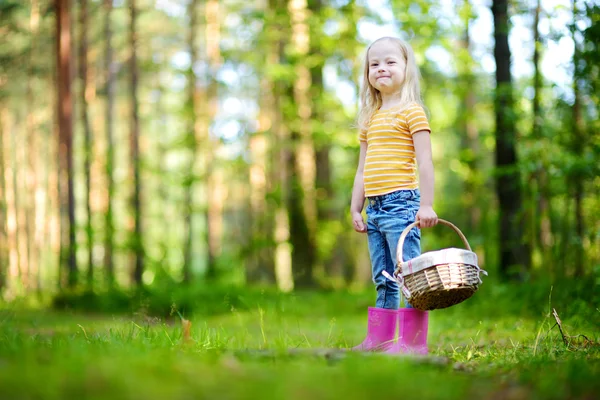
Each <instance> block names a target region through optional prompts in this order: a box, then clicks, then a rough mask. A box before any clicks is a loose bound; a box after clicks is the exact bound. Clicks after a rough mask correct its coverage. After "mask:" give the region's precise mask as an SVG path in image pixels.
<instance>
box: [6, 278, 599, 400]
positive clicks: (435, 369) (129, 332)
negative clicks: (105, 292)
mask: <svg viewBox="0 0 600 400" xmlns="http://www.w3.org/2000/svg"><path fill="white" fill-rule="evenodd" d="M515 290H516V289H515ZM506 293H507V292H506V291H504V290H503V289H501V288H497V289H494V290H491V288H490V289H487V290H486V291H484V290H482V292H481V293H478V294H477V295H476V296H474V297H473V299H470V300H468V301H467V302H465V303H463V304H460V305H457V306H455V307H452V308H449V309H446V310H437V311H433V312H431V314H430V332H429V345H430V350H431V355H430V356H428V357H424V358H413V357H407V356H386V355H381V354H373V353H369V354H356V353H347V352H342V351H339V350H340V349H342V348H345V347H349V346H351V345H354V344H356V343H358V342H359V341H360V340H361V339H362V337H363V336H364V333H365V330H366V307H367V306H368V305H369V302H370V300H371V298H372V293H370V292H368V293H360V294H352V293H329V294H320V293H310V292H306V293H299V294H295V295H293V296H287V297H285V298H281V299H278V301H276V302H271V301H269V300H268V299H266V300H264V301H257V302H255V303H253V304H248V306H247V307H246V308H245V309H243V310H238V309H235V308H231V309H230V311H229V312H226V313H218V314H215V313H206V314H203V313H197V314H193V315H185V314H183V315H177V313H173V316H172V317H171V318H167V319H164V318H163V319H161V318H158V317H152V316H148V315H145V314H144V313H132V314H121V315H119V316H117V315H115V316H108V315H106V314H100V315H98V314H96V315H94V314H82V313H80V312H68V311H62V312H48V311H40V310H37V311H36V310H27V309H17V308H14V307H13V308H11V307H5V308H4V310H3V311H2V312H1V313H0V398H1V399H66V398H68V399H111V400H115V399H192V398H193V399H216V398H218V399H329V398H335V399H365V398H377V397H379V396H386V397H388V398H405V399H434V398H443V399H461V400H463V399H468V398H476V399H481V398H486V399H487V398H498V399H500V398H502V399H503V398H509V399H565V398H569V399H571V398H575V399H576V398H581V399H591V398H598V396H599V395H600V380H598V379H597V378H598V376H600V351H599V347H598V344H597V343H598V340H599V339H600V338H599V333H598V326H599V325H598V314H599V313H600V312H599V311H598V305H597V304H592V303H589V300H588V303H587V304H588V306H584V305H582V304H581V303H580V302H579V301H578V300H577V298H573V299H572V301H571V302H569V303H568V304H566V303H565V304H564V306H563V305H562V304H560V303H558V302H557V301H549V300H548V299H546V300H545V301H544V302H543V303H542V304H541V305H540V304H538V303H539V302H536V303H535V304H531V306H530V307H527V304H523V303H520V302H517V301H515V299H514V297H512V298H511V297H507V296H506ZM557 297H558V296H557ZM548 298H549V296H548ZM528 301H532V300H528ZM552 308H555V309H556V310H557V312H558V313H559V314H560V318H561V320H562V328H563V330H564V334H565V335H569V336H570V338H569V339H570V341H569V342H568V343H567V345H566V344H565V342H564V341H563V337H562V335H561V333H560V331H559V329H558V326H556V320H555V318H554V317H553V316H552V314H551V309H552ZM184 320H189V321H190V322H191V329H190V330H189V336H188V335H186V334H185V333H184V332H185V330H184V325H183V324H182V321H184ZM580 335H583V336H580ZM584 337H585V338H584ZM336 349H337V351H336Z"/></svg>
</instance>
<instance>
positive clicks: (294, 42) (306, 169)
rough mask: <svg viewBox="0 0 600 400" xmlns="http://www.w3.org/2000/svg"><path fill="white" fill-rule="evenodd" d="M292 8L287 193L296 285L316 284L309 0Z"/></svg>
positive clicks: (295, 0) (292, 0)
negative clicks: (292, 76)
mask: <svg viewBox="0 0 600 400" xmlns="http://www.w3.org/2000/svg"><path fill="white" fill-rule="evenodd" d="M288 11H289V13H290V18H291V28H292V36H291V46H292V49H293V54H294V55H293V58H291V59H290V61H291V62H293V63H294V70H295V73H296V77H295V79H294V84H293V87H292V88H291V89H292V92H291V93H290V97H291V99H293V102H294V103H295V110H297V115H291V116H289V117H288V118H290V122H291V123H290V126H291V137H290V138H291V145H292V149H291V151H290V157H289V158H288V169H289V171H290V172H291V175H290V186H289V192H288V193H287V202H288V213H289V222H290V231H291V232H293V235H291V236H290V243H291V245H292V271H293V277H294V286H295V287H298V288H305V287H313V286H314V285H315V280H314V274H313V269H314V264H315V261H316V245H315V234H316V202H315V197H314V189H315V155H314V145H313V140H312V128H311V123H310V118H311V114H312V103H311V101H310V96H309V88H310V86H311V76H310V71H309V70H308V67H307V66H306V64H305V62H304V60H305V58H306V57H307V55H308V51H309V44H310V34H309V27H308V20H307V16H308V10H307V4H306V0H289V2H288Z"/></svg>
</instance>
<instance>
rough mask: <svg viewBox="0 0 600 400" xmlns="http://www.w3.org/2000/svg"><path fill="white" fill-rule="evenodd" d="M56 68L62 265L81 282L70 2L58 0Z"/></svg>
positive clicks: (70, 279) (72, 281)
mask: <svg viewBox="0 0 600 400" xmlns="http://www.w3.org/2000/svg"><path fill="white" fill-rule="evenodd" d="M54 4H55V10H56V39H57V40H56V43H57V51H56V54H57V59H56V69H57V75H58V129H59V151H58V157H59V196H60V210H61V211H60V215H61V219H60V220H61V221H60V226H61V235H60V236H61V249H60V265H61V268H62V269H63V270H65V271H67V284H68V286H69V287H70V288H73V287H74V286H75V285H76V284H77V281H78V269H77V260H76V257H75V254H76V242H75V193H74V188H73V99H72V95H71V70H72V65H71V32H70V27H71V18H70V15H69V5H70V4H69V1H68V0H55V2H54Z"/></svg>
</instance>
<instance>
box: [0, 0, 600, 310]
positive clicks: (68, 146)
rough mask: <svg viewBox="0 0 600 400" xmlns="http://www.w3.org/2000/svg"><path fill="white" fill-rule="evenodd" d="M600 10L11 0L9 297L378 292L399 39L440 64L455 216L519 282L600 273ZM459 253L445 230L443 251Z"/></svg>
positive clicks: (306, 1) (2, 53) (441, 209)
mask: <svg viewBox="0 0 600 400" xmlns="http://www.w3.org/2000/svg"><path fill="white" fill-rule="evenodd" d="M599 15H600V7H599V5H598V4H596V3H594V2H593V1H588V0H571V1H567V0H564V1H559V0H557V1H552V2H550V1H549V2H541V1H539V0H520V1H513V2H507V1H500V0H494V1H492V2H491V3H490V4H487V3H484V2H478V1H469V0H461V1H458V0H457V1H446V2H437V1H429V0H415V1H407V0H390V1H389V2H386V1H380V2H377V4H374V3H372V2H366V1H356V0H346V1H344V0H340V1H333V0H332V1H327V0H262V1H253V2H248V1H240V0H223V1H218V0H137V1H133V0H112V1H111V0H80V1H72V0H54V1H49V0H27V1H16V0H3V1H0V18H1V20H2V26H1V28H0V32H1V33H2V37H3V39H4V40H3V41H2V43H1V44H0V62H1V64H0V104H1V107H0V122H1V123H0V150H1V151H0V191H1V196H0V290H1V292H2V295H3V297H4V298H5V299H8V300H10V299H12V298H15V297H17V296H24V295H29V294H34V293H42V292H43V293H53V292H55V291H56V290H59V291H64V290H65V289H66V288H71V289H77V288H83V287H86V288H88V289H92V290H96V291H101V290H105V289H109V288H115V287H116V288H132V287H141V286H144V287H151V286H154V285H160V284H168V283H174V284H177V283H179V282H182V283H184V284H190V283H194V282H196V283H197V282H213V283H225V284H236V285H261V286H262V285H267V286H273V287H275V286H276V287H278V288H279V289H281V290H285V291H287V290H291V289H293V288H347V287H354V286H362V285H368V284H369V280H370V267H369V260H368V252H367V247H366V238H365V237H364V236H362V235H359V234H356V233H355V232H354V231H353V230H352V229H351V224H350V219H349V215H348V207H349V199H350V194H351V188H352V180H353V177H354V171H355V168H356V162H357V156H358V140H357V132H356V129H355V127H354V118H355V114H356V111H357V104H358V100H357V93H358V90H359V82H360V79H361V72H362V69H361V68H362V62H363V56H364V49H365V47H366V45H367V44H368V43H369V42H370V41H371V40H373V39H375V38H377V37H379V36H381V35H383V34H390V32H391V33H392V34H393V33H394V32H396V34H398V35H400V36H401V37H403V38H405V39H408V40H409V41H410V42H411V44H412V45H413V47H414V49H415V52H416V56H417V60H418V63H419V65H420V67H421V70H422V74H423V87H424V93H423V94H424V100H425V103H426V105H427V107H428V110H429V113H430V117H431V121H430V122H431V125H432V128H433V134H432V141H433V147H434V148H433V150H434V163H435V166H436V174H437V182H436V204H435V208H436V210H437V211H438V214H439V215H440V217H442V218H446V219H449V220H451V221H453V222H454V223H456V224H457V225H458V226H459V227H460V228H461V229H463V231H464V233H465V234H466V236H467V238H469V240H470V242H471V244H472V247H473V248H474V250H475V251H476V252H477V253H478V255H479V257H480V260H481V264H482V265H483V266H485V268H486V269H487V270H488V271H490V272H491V273H492V274H493V275H495V276H498V277H500V278H501V279H505V280H508V279H519V280H527V279H531V278H532V277H536V276H537V277H539V276H544V277H550V278H551V279H558V278H562V277H573V276H576V277H582V276H596V277H598V276H599V275H598V274H599V273H600V272H599V268H600V220H599V219H598V217H597V216H598V215H600V174H599V170H600V167H598V165H599V162H598V160H599V156H600V139H599V137H600V136H599V135H598V134H597V133H598V130H599V128H600V126H599V122H598V121H599V120H600V119H599V111H600V108H599V105H600V99H599V97H598V93H600V90H599V86H600V73H599V67H598V65H599V61H600V60H599V58H600V56H599V54H600V51H599V49H598V43H600V26H599V24H600V21H599V18H600V17H599ZM382 26H385V27H386V29H387V30H382V29H381V27H382ZM513 45H515V48H516V50H515V49H513V48H512V47H513ZM552 60H555V61H554V65H559V66H558V67H557V68H558V69H560V71H562V74H557V73H555V74H552V76H551V77H548V76H545V73H544V71H546V72H547V71H548V70H549V68H548V66H547V65H548V64H549V63H550V61H552ZM556 60H559V61H556ZM545 62H546V63H545ZM550 64H551V63H550ZM523 65H526V66H527V68H526V70H525V71H524V70H522V68H523ZM544 65H546V68H545V69H544ZM557 76H558V77H559V78H557ZM458 245H459V242H458V240H457V238H455V237H454V235H453V233H452V232H446V231H445V230H444V229H443V228H436V229H433V230H430V231H427V232H424V235H423V248H424V249H425V250H427V249H434V248H441V247H447V246H458Z"/></svg>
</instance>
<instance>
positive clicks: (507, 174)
mask: <svg viewBox="0 0 600 400" xmlns="http://www.w3.org/2000/svg"><path fill="white" fill-rule="evenodd" d="M492 14H493V16H494V38H495V40H496V43H495V46H494V58H495V60H496V91H495V113H496V168H497V171H496V174H497V178H496V193H497V195H498V202H499V219H500V224H499V240H500V243H499V253H500V260H499V271H500V275H501V276H502V277H503V278H504V279H510V278H519V279H523V278H524V274H525V272H526V271H527V269H528V267H529V260H530V254H529V251H530V250H529V248H528V246H527V245H526V244H525V243H524V242H523V231H522V226H523V221H522V215H521V214H522V201H521V176H520V172H519V167H518V164H517V151H516V136H517V133H516V116H515V113H514V109H513V93H512V79H511V74H510V57H511V53H510V48H509V47H508V33H509V21H508V1H507V0H494V1H493V2H492Z"/></svg>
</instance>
